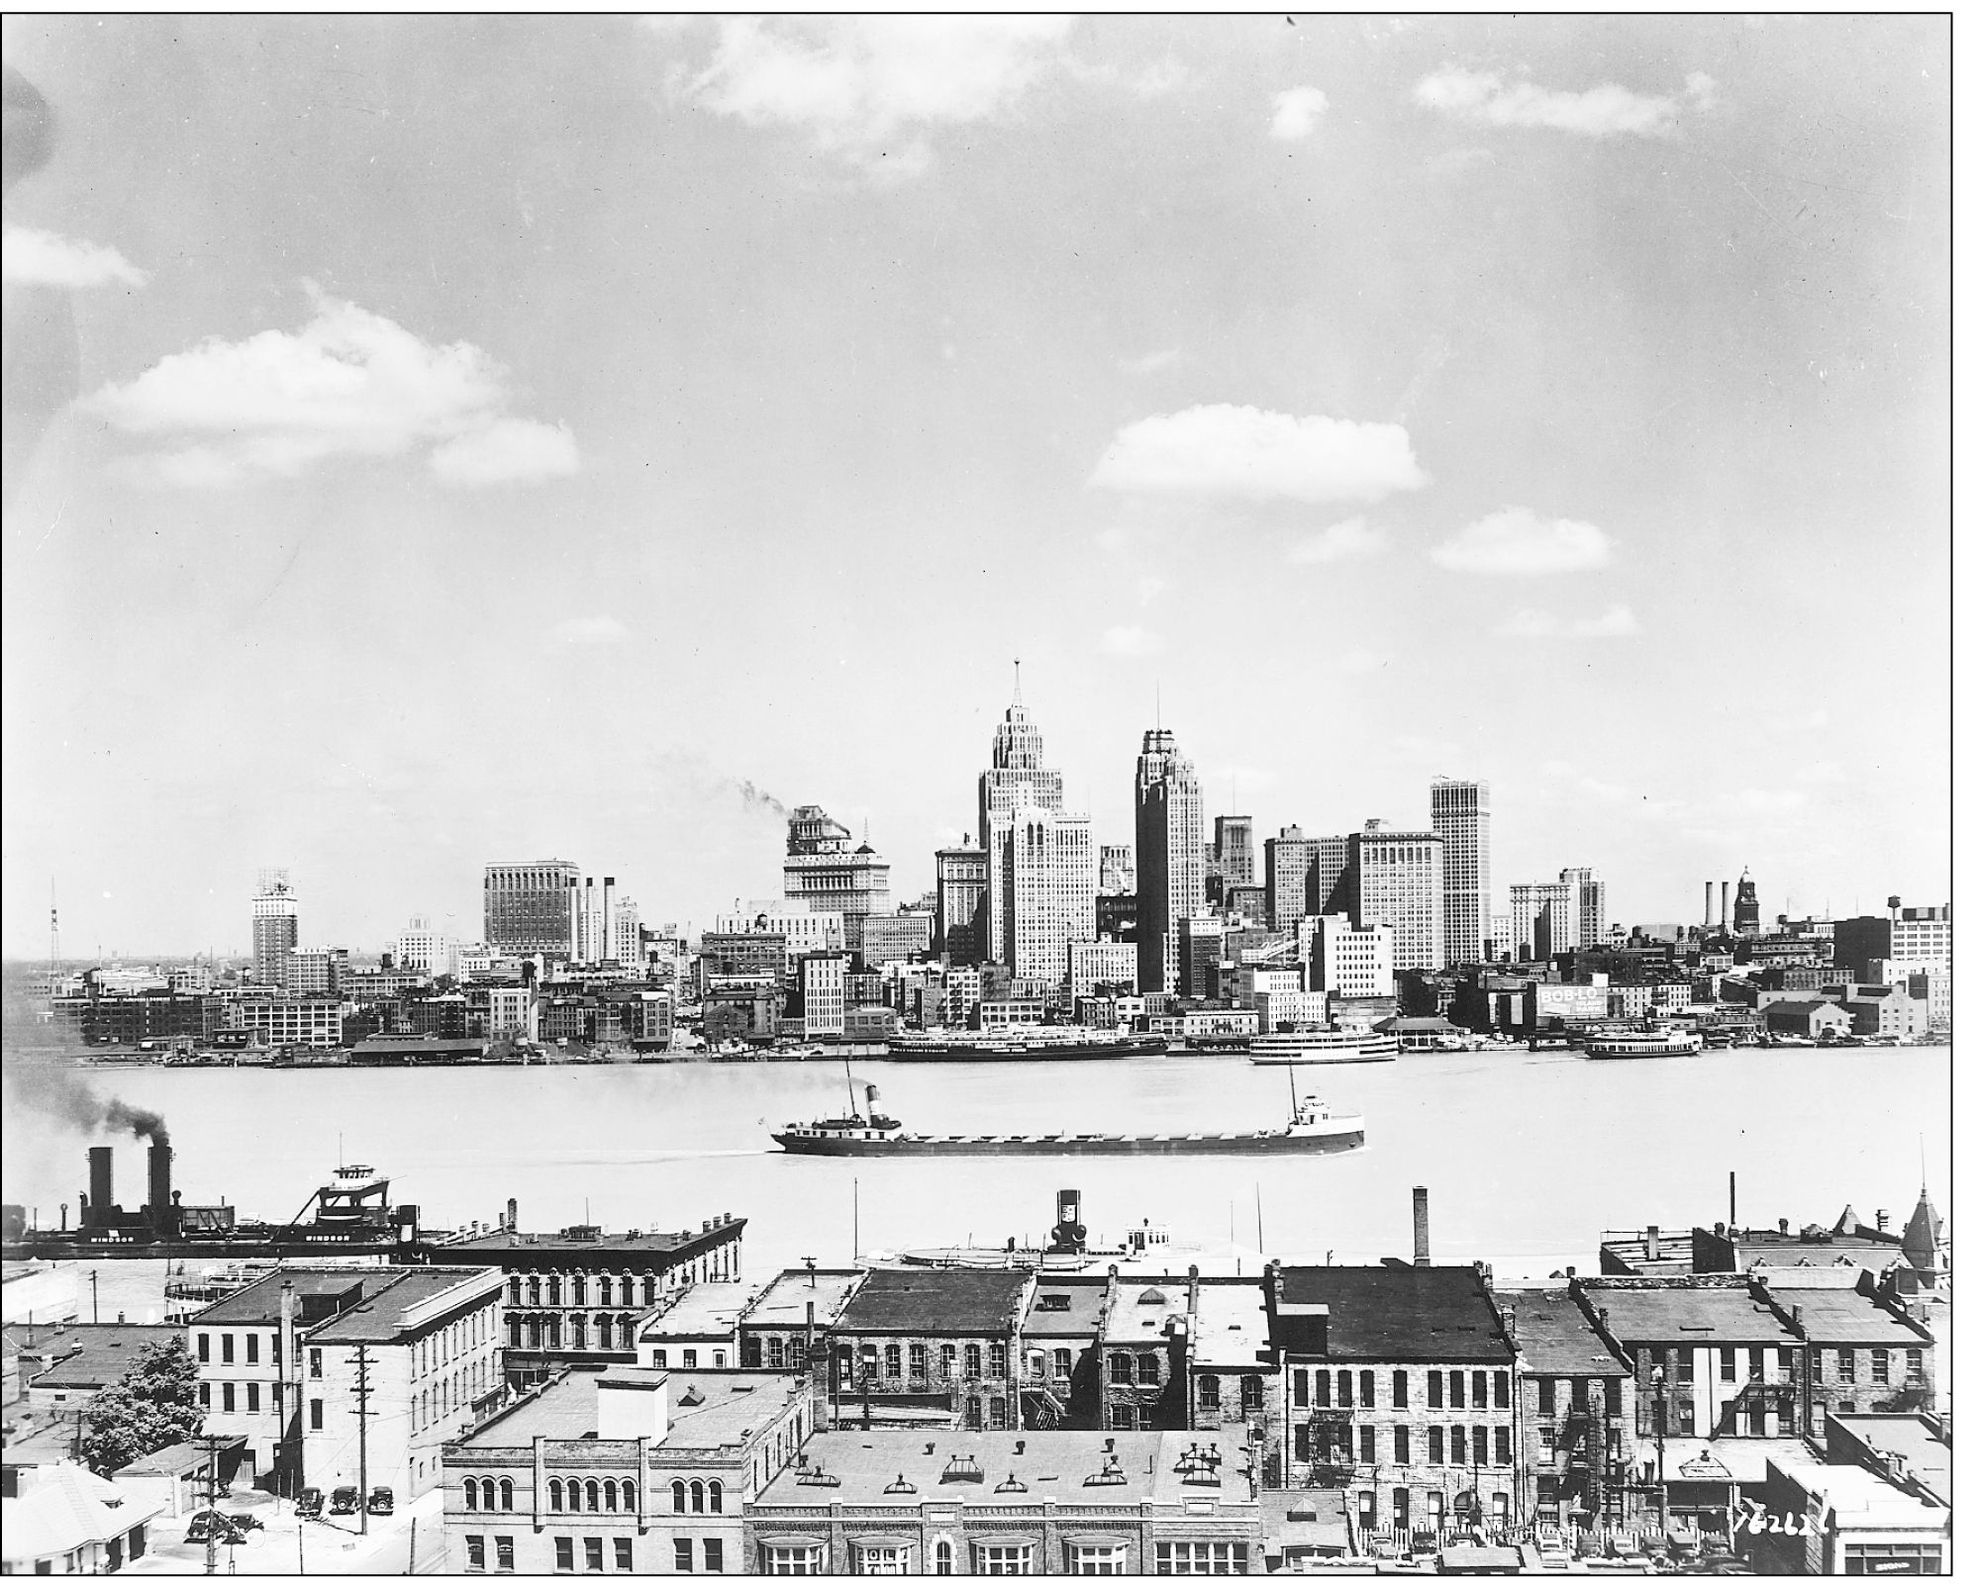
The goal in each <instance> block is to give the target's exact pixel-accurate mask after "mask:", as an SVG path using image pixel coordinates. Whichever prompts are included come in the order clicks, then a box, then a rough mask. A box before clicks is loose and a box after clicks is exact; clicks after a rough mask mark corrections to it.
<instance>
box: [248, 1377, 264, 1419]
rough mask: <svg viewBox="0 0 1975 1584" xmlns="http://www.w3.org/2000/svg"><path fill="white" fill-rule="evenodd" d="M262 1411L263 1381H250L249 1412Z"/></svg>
mask: <svg viewBox="0 0 1975 1584" xmlns="http://www.w3.org/2000/svg"><path fill="white" fill-rule="evenodd" d="M260 1411H261V1383H260V1382H259V1381H248V1382H247V1412H248V1413H259V1412H260Z"/></svg>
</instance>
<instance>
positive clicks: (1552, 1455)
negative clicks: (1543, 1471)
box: [1536, 1426, 1557, 1468]
mask: <svg viewBox="0 0 1975 1584" xmlns="http://www.w3.org/2000/svg"><path fill="white" fill-rule="evenodd" d="M1536 1445H1537V1453H1536V1461H1537V1462H1538V1463H1540V1464H1541V1465H1542V1466H1543V1467H1544V1468H1554V1467H1555V1466H1556V1462H1557V1432H1556V1431H1554V1430H1552V1429H1549V1428H1548V1427H1547V1426H1546V1427H1545V1428H1544V1429H1541V1430H1539V1431H1537V1432H1536Z"/></svg>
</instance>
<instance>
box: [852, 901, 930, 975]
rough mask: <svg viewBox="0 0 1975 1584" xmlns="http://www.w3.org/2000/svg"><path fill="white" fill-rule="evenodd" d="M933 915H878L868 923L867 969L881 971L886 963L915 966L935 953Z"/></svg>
mask: <svg viewBox="0 0 1975 1584" xmlns="http://www.w3.org/2000/svg"><path fill="white" fill-rule="evenodd" d="M932 944H933V915H932V914H931V913H922V912H920V911H918V910H917V909H907V910H905V911H902V912H898V913H874V914H872V915H871V917H869V918H867V919H866V920H865V921H864V951H863V953H862V956H863V961H864V966H865V967H866V968H869V969H878V968H882V967H884V966H885V964H886V963H895V962H896V963H902V962H911V961H912V960H913V959H915V958H919V957H924V956H925V955H926V953H927V952H928V951H930V950H931V949H932Z"/></svg>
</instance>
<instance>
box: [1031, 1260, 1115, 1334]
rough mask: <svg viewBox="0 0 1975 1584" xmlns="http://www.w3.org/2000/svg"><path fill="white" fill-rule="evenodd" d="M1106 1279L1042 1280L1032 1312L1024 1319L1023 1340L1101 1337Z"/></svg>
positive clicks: (1084, 1277) (1036, 1290)
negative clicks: (1099, 1325) (1099, 1334)
mask: <svg viewBox="0 0 1975 1584" xmlns="http://www.w3.org/2000/svg"><path fill="white" fill-rule="evenodd" d="M1104 1290H1105V1278H1104V1277H1102V1276H1083V1277H1076V1276H1057V1277H1049V1276H1040V1277H1038V1278H1037V1279H1036V1289H1035V1296H1034V1298H1032V1299H1031V1300H1030V1302H1029V1312H1028V1314H1026V1315H1025V1316H1023V1319H1022V1336H1023V1338H1024V1339H1025V1340H1027V1341H1030V1342H1041V1341H1046V1340H1048V1339H1050V1338H1054V1337H1063V1338H1079V1337H1080V1338H1083V1339H1084V1340H1087V1341H1088V1340H1091V1339H1094V1338H1095V1337H1096V1336H1097V1327H1098V1322H1099V1320H1100V1319H1102V1317H1103V1313H1104Z"/></svg>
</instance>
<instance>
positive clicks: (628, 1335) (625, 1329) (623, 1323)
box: [617, 1315, 638, 1353]
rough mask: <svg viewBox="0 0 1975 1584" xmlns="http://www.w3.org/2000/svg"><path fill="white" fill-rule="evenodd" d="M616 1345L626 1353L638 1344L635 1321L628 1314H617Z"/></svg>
mask: <svg viewBox="0 0 1975 1584" xmlns="http://www.w3.org/2000/svg"><path fill="white" fill-rule="evenodd" d="M617 1345H618V1346H619V1347H620V1348H622V1349H623V1350H624V1351H625V1352H626V1353H628V1352H630V1351H631V1350H632V1349H633V1348H635V1347H636V1346H637V1345H638V1338H637V1322H636V1321H635V1320H634V1319H633V1318H632V1317H631V1316H630V1315H620V1316H618V1320H617Z"/></svg>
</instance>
